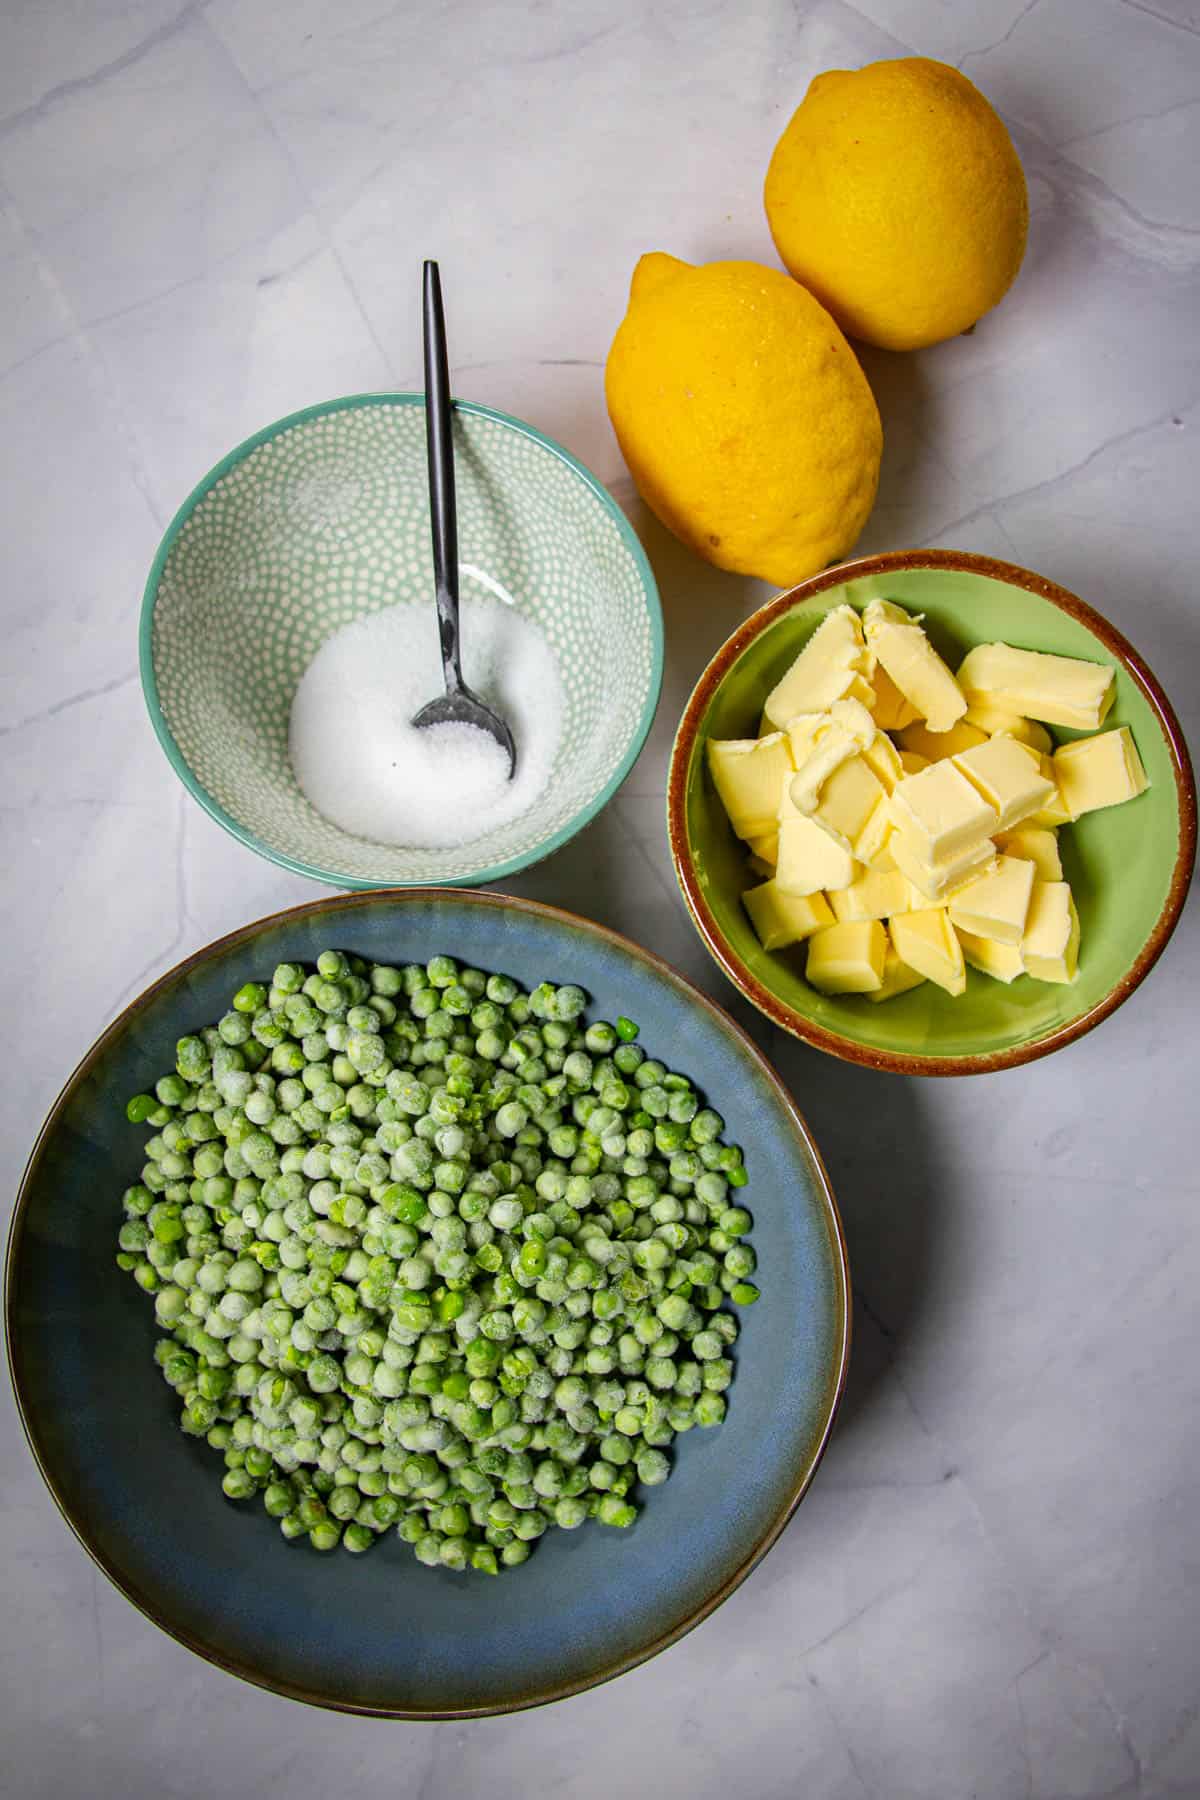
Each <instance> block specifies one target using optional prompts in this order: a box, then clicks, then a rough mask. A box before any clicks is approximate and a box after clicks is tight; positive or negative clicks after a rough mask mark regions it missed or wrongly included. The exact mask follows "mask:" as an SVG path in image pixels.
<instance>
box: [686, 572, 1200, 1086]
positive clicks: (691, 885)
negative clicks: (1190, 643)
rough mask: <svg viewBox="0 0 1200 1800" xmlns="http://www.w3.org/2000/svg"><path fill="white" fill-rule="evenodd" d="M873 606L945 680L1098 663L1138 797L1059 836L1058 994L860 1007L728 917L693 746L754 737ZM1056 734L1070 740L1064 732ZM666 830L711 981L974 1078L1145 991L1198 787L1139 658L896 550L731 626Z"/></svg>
mask: <svg viewBox="0 0 1200 1800" xmlns="http://www.w3.org/2000/svg"><path fill="white" fill-rule="evenodd" d="M875 598H887V599H890V600H895V601H896V602H897V603H898V604H899V605H901V606H904V607H907V608H909V609H910V610H912V611H914V612H919V613H923V614H924V615H925V623H926V629H927V630H928V632H929V634H930V636H931V638H932V640H933V642H934V643H935V644H936V645H937V647H938V648H939V649H940V650H941V651H942V653H943V654H944V655H945V656H946V657H947V659H948V660H949V662H950V664H951V666H952V667H953V666H956V664H957V662H958V660H959V658H960V657H961V656H962V655H963V654H964V653H965V652H966V651H967V650H968V649H969V648H970V647H971V646H972V645H973V644H979V643H987V642H990V641H992V640H1002V641H1004V642H1007V643H1012V644H1017V645H1020V646H1022V647H1024V648H1026V649H1030V650H1046V651H1051V652H1054V653H1056V654H1059V655H1063V656H1078V657H1083V658H1086V659H1090V660H1092V661H1098V660H1103V661H1108V662H1111V663H1113V664H1114V665H1115V667H1116V671H1117V678H1116V679H1117V692H1116V700H1115V703H1114V706H1113V710H1112V712H1111V714H1110V716H1109V718H1108V721H1107V723H1108V724H1110V725H1128V726H1129V727H1130V728H1131V730H1132V732H1133V736H1134V738H1135V739H1136V742H1137V746H1138V749H1139V751H1140V752H1141V756H1142V761H1143V762H1144V763H1145V766H1146V773H1147V775H1148V776H1149V778H1150V787H1149V790H1148V791H1147V792H1146V793H1145V794H1144V795H1142V796H1141V797H1140V798H1139V799H1138V800H1136V801H1134V802H1132V803H1130V804H1129V805H1126V806H1123V807H1117V808H1113V809H1110V810H1108V811H1105V812H1099V813H1092V814H1090V815H1089V816H1088V817H1086V818H1083V819H1081V820H1079V821H1078V822H1077V823H1076V824H1074V825H1071V826H1070V827H1068V828H1067V829H1066V830H1064V831H1063V833H1062V837H1061V848H1062V858H1063V869H1064V873H1065V875H1066V877H1067V879H1068V880H1069V881H1070V883H1071V887H1072V890H1073V892H1074V895H1075V899H1076V903H1077V906H1078V909H1079V921H1080V931H1081V947H1080V955H1079V973H1078V975H1077V976H1076V978H1075V980H1074V981H1073V982H1072V983H1070V984H1069V985H1067V986H1054V985H1051V984H1049V983H1046V982H1040V981H1034V980H1033V979H1032V978H1031V977H1029V976H1019V977H1018V979H1017V980H1016V981H1014V982H1013V983H1012V985H1011V986H1007V987H1006V986H1005V985H1004V984H1003V983H1001V982H998V981H993V980H992V979H991V978H990V977H988V976H986V975H982V974H980V973H979V972H978V971H977V970H974V969H972V970H969V971H968V974H967V991H966V993H965V994H963V995H961V996H959V997H958V998H952V997H951V996H950V995H949V994H946V993H944V992H943V991H942V990H941V989H939V988H937V987H935V986H934V985H933V984H932V983H930V982H926V983H924V984H923V985H922V986H921V987H919V988H916V989H914V990H913V991H912V992H911V993H908V994H904V995H901V996H900V997H899V998H898V999H896V1000H890V1001H888V1002H887V1004H886V1005H883V1006H873V1005H872V1004H871V1003H870V1002H869V1001H868V1000H866V999H865V998H863V997H862V996H858V995H843V996H829V995H825V994H819V993H817V992H816V990H815V989H813V988H811V987H809V985H808V983H807V982H806V981H805V979H804V975H803V961H802V957H801V956H800V955H799V954H797V952H795V951H782V952H770V951H766V950H763V949H762V947H761V946H760V944H759V942H758V939H757V938H756V937H755V935H754V932H753V930H752V928H751V925H750V921H749V919H748V918H747V917H746V914H745V911H744V909H743V907H742V905H741V900H740V896H741V893H742V890H743V889H744V888H745V887H747V886H748V885H749V879H748V876H747V871H746V859H745V848H744V846H743V845H741V844H740V843H739V842H738V840H737V839H736V838H735V837H734V835H733V832H732V831H731V829H730V826H729V822H728V820H727V819H726V816H725V812H724V809H723V808H722V806H721V804H720V802H719V800H718V799H717V796H716V792H715V790H714V788H713V786H712V782H711V779H710V777H709V775H708V771H707V768H706V767H705V761H704V755H703V750H704V742H705V739H706V738H708V737H722V738H730V737H752V736H754V735H755V733H756V732H757V729H758V719H759V714H760V712H761V710H762V701H763V696H764V695H765V694H766V693H767V692H768V691H769V690H770V688H771V687H772V686H773V684H774V683H775V682H776V681H777V680H778V679H779V677H780V676H781V675H782V673H783V671H784V670H785V668H786V667H787V665H788V664H789V663H790V662H791V661H792V659H793V657H795V655H796V654H797V652H798V651H799V650H800V649H801V647H802V646H803V644H804V642H805V640H806V639H807V638H808V637H809V636H810V634H811V633H812V632H813V631H814V630H815V629H816V627H817V626H818V625H819V624H820V622H821V620H822V619H823V618H824V617H825V615H826V613H828V612H830V611H831V610H832V609H833V608H834V607H835V606H841V605H842V604H843V603H844V602H846V601H849V602H850V603H851V604H852V605H854V606H855V607H858V608H860V609H861V608H862V607H863V606H864V605H865V604H866V602H867V601H868V600H871V599H875ZM1066 735H1068V736H1070V735H1077V734H1072V733H1068V734H1066ZM667 813H668V830H669V833H670V839H671V853H672V857H673V859H674V863H675V872H676V875H677V877H678V880H679V884H680V887H681V888H682V890H683V896H684V899H685V900H686V902H687V906H688V910H689V911H690V913H691V915H692V919H693V921H694V923H695V925H696V928H697V930H698V931H699V933H700V935H701V937H702V938H703V939H704V942H705V943H706V944H707V946H708V948H709V950H710V951H711V953H712V955H713V956H714V957H715V958H716V960H717V962H718V963H719V964H720V966H721V968H722V969H724V971H725V973H726V974H727V975H728V976H729V978H730V980H731V981H733V982H734V983H736V985H737V986H738V987H739V988H740V989H741V991H742V993H743V994H745V995H746V997H747V999H749V1000H751V1001H753V1003H754V1005H755V1006H757V1007H758V1008H759V1010H760V1011H761V1012H763V1013H765V1014H766V1016H767V1017H768V1018H769V1019H771V1020H772V1021H773V1022H774V1023H775V1024H776V1025H779V1026H781V1027H782V1028H783V1029H784V1030H785V1031H790V1032H791V1033H792V1034H793V1035H794V1036H796V1037H799V1038H803V1039H804V1040H805V1042H807V1043H810V1044H813V1045H815V1046H816V1048H817V1049H819V1050H826V1051H828V1052H829V1053H830V1054H831V1055H833V1056H840V1057H844V1058H845V1059H846V1060H847V1061H849V1062H858V1063H864V1064H866V1065H867V1066H868V1067H870V1068H876V1069H888V1070H894V1071H897V1072H900V1073H905V1074H916V1075H974V1074H984V1073H987V1072H989V1071H991V1070H995V1069H1007V1068H1012V1067H1014V1066H1015V1065H1016V1064H1018V1063H1024V1062H1030V1061H1032V1060H1033V1059H1034V1058H1035V1057H1038V1056H1046V1055H1047V1054H1048V1053H1049V1052H1050V1051H1051V1050H1058V1049H1061V1047H1062V1046H1063V1045H1064V1044H1069V1043H1071V1042H1072V1041H1073V1040H1074V1039H1075V1038H1078V1037H1082V1035H1083V1033H1084V1032H1085V1031H1090V1030H1091V1029H1092V1027H1093V1026H1094V1025H1098V1024H1099V1023H1100V1021H1101V1019H1105V1018H1107V1017H1108V1015H1109V1013H1111V1012H1113V1011H1114V1010H1115V1009H1116V1007H1118V1006H1119V1005H1120V1004H1121V1002H1122V1001H1123V1000H1126V999H1128V997H1129V995H1130V994H1131V993H1132V992H1133V990H1134V988H1136V987H1137V985H1138V983H1139V982H1140V981H1142V980H1143V979H1144V978H1145V976H1146V974H1147V972H1148V971H1149V969H1150V968H1151V967H1152V966H1153V964H1154V963H1155V961H1156V960H1157V959H1158V957H1159V956H1160V955H1161V954H1162V951H1163V949H1164V947H1165V945H1166V942H1167V939H1168V938H1169V937H1170V935H1171V933H1172V931H1173V930H1174V928H1175V924H1176V921H1177V920H1178V918H1179V914H1180V911H1181V910H1182V907H1183V901H1184V896H1185V894H1186V892H1187V887H1188V882H1189V880H1190V879H1191V873H1192V866H1193V863H1194V862H1195V855H1196V788H1195V782H1194V780H1193V778H1192V769H1191V764H1190V762H1189V760H1188V753H1187V747H1186V745H1185V744H1184V741H1183V735H1182V733H1181V731H1180V729H1179V723H1178V721H1177V720H1176V717H1175V714H1174V712H1173V711H1172V710H1171V707H1170V704H1169V703H1168V701H1167V698H1166V696H1165V694H1164V693H1163V691H1162V689H1161V688H1160V687H1159V685H1158V682H1157V681H1156V680H1155V679H1154V676H1153V675H1152V674H1151V673H1150V671H1149V669H1148V668H1147V667H1146V665H1145V663H1144V662H1143V661H1142V660H1141V658H1140V657H1139V656H1138V654H1137V652H1136V651H1135V650H1134V649H1133V648H1132V646H1131V645H1130V644H1128V643H1127V642H1126V641H1125V639H1124V638H1123V637H1122V636H1121V635H1120V633H1119V632H1117V631H1116V630H1114V628H1113V627H1112V626H1111V625H1109V624H1108V623H1107V621H1106V620H1104V619H1102V618H1101V617H1100V615H1099V614H1098V613H1096V612H1093V610H1092V609H1091V607H1090V606H1086V605H1085V604H1084V602H1083V601H1082V600H1079V599H1077V598H1076V597H1075V595H1074V594H1069V593H1067V591H1066V590H1065V589H1064V588H1060V587H1056V586H1055V584H1054V583H1053V582H1051V581H1046V580H1044V579H1043V577H1042V576H1040V575H1034V574H1031V573H1030V572H1029V570H1027V569H1020V568H1017V567H1015V566H1014V565H1013V564H1011V563H1002V562H993V561H992V560H990V559H989V558H987V557H983V556H971V555H968V554H966V553H964V552H960V551H957V550H912V551H893V552H889V553H888V554H886V555H883V556H872V557H864V558H861V559H860V560H858V561H856V562H852V563H844V564H842V565H841V566H840V567H838V568H835V569H828V570H826V571H825V573H824V574H821V575H817V576H814V578H813V579H812V580H811V581H806V582H804V583H802V584H801V586H799V587H798V588H794V589H793V590H792V591H791V592H790V593H787V594H780V595H779V596H778V597H777V598H776V599H774V600H771V601H769V602H768V603H767V605H766V606H764V607H761V608H760V610H759V611H758V612H756V613H754V614H753V615H752V617H750V618H749V619H747V620H746V622H745V624H743V625H742V626H740V627H739V629H738V630H737V631H735V632H734V634H733V636H732V637H731V638H730V639H729V640H728V642H727V643H725V644H724V645H723V646H722V648H721V649H720V650H719V651H718V652H717V654H716V656H715V657H714V658H713V660H712V661H711V662H710V664H709V665H708V668H707V669H706V670H705V671H704V674H703V675H702V676H701V678H700V681H699V683H698V684H697V686H696V689H695V691H694V692H693V694H692V697H691V699H690V700H689V701H688V704H687V708H686V710H685V712H684V715H683V719H682V722H681V724H680V727H679V731H678V734H677V736H676V739H675V747H674V752H673V755H672V759H671V770H670V777H669V782H668V794H667Z"/></svg>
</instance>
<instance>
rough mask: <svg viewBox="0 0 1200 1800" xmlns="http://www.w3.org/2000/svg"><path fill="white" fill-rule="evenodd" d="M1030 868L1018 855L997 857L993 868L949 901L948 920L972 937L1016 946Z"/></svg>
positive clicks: (1025, 913) (1026, 910) (1026, 906)
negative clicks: (971, 934) (969, 933)
mask: <svg viewBox="0 0 1200 1800" xmlns="http://www.w3.org/2000/svg"><path fill="white" fill-rule="evenodd" d="M1034 873H1035V871H1034V867H1033V864H1032V863H1031V862H1026V861H1025V860H1024V859H1023V858H1022V857H1019V856H1001V857H998V858H997V859H996V865H995V867H994V868H992V869H989V870H988V872H987V874H986V875H980V876H979V877H978V878H977V879H976V880H975V881H969V882H968V883H967V885H966V886H965V887H961V888H959V890H958V892H957V893H956V894H955V895H954V896H953V898H952V899H951V901H950V909H949V910H950V923H951V924H952V925H956V926H958V927H959V929H960V930H962V931H969V932H971V933H973V934H974V936H975V937H983V938H991V939H992V941H993V942H994V943H997V944H1014V945H1017V946H1018V947H1019V946H1020V943H1021V939H1022V938H1023V937H1024V935H1025V920H1026V918H1027V916H1028V913H1029V897H1030V895H1031V894H1032V892H1033V878H1034Z"/></svg>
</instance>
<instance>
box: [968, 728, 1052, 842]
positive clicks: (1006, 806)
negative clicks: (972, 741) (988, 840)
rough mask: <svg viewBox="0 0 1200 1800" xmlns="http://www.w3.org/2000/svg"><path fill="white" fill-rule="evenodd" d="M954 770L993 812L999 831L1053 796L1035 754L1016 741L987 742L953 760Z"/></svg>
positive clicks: (997, 739)
mask: <svg viewBox="0 0 1200 1800" xmlns="http://www.w3.org/2000/svg"><path fill="white" fill-rule="evenodd" d="M954 767H955V768H956V769H957V770H958V772H959V774H960V775H965V776H966V778H967V780H968V781H969V782H970V783H971V784H972V786H974V787H976V788H978V790H979V792H980V793H981V794H982V795H983V798H984V799H985V800H986V801H987V802H988V805H989V806H991V807H992V808H993V809H994V810H995V813H996V826H997V829H999V830H1000V831H1007V830H1008V828H1009V826H1010V825H1019V824H1020V823H1021V820H1022V819H1027V818H1028V817H1029V815H1030V813H1034V812H1037V810H1038V808H1039V807H1042V806H1044V805H1045V804H1046V802H1047V801H1048V800H1049V799H1050V798H1051V796H1052V795H1053V792H1054V789H1053V787H1052V785H1051V784H1050V782H1049V781H1048V780H1047V779H1046V777H1045V776H1044V775H1043V774H1042V770H1041V759H1040V757H1039V756H1038V753H1037V751H1036V750H1030V749H1029V748H1028V746H1027V745H1025V744H1018V742H1017V740H1016V739H1015V738H1010V737H993V738H986V739H985V740H984V742H983V743H982V744H977V745H976V746H975V748H974V749H973V750H964V751H962V752H961V753H960V754H959V755H958V756H956V757H955V758H954Z"/></svg>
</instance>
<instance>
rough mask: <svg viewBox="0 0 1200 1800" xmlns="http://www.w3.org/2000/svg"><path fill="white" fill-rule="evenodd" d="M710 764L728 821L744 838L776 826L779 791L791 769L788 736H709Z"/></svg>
mask: <svg viewBox="0 0 1200 1800" xmlns="http://www.w3.org/2000/svg"><path fill="white" fill-rule="evenodd" d="M707 750H708V767H709V772H710V773H711V775H712V778H713V785H714V786H715V788H716V790H717V793H718V795H719V796H720V800H721V804H722V805H723V806H724V808H725V811H726V812H727V813H728V814H729V822H730V824H731V825H732V826H733V829H734V831H736V833H737V835H738V836H739V837H742V838H753V837H762V836H763V835H764V834H765V833H768V832H771V831H773V830H774V829H775V820H776V816H777V814H778V811H779V790H780V788H781V787H782V785H783V781H784V778H785V776H787V775H790V774H791V772H792V766H793V765H792V753H791V749H790V748H789V746H788V741H787V738H786V737H785V736H784V735H783V733H782V732H781V731H774V732H772V733H771V735H770V737H764V738H709V740H708V745H707Z"/></svg>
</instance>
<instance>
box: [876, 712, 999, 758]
mask: <svg viewBox="0 0 1200 1800" xmlns="http://www.w3.org/2000/svg"><path fill="white" fill-rule="evenodd" d="M987 735H988V734H987V732H986V731H980V730H979V728H978V726H976V725H969V724H968V723H967V721H966V720H965V719H959V720H957V721H956V723H955V724H953V725H952V726H951V727H950V729H949V731H930V729H929V727H928V725H921V724H917V725H906V726H905V728H904V730H903V731H901V732H900V733H899V734H898V736H897V739H896V741H897V743H898V744H899V745H900V748H901V749H902V750H915V751H916V752H917V754H918V756H923V757H924V758H925V761H926V762H942V761H943V760H944V758H946V757H947V756H957V755H958V753H959V751H960V750H973V749H974V748H975V746H976V744H985V743H986V742H987Z"/></svg>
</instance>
